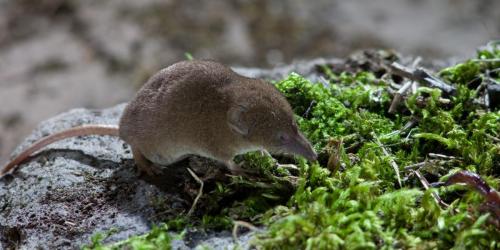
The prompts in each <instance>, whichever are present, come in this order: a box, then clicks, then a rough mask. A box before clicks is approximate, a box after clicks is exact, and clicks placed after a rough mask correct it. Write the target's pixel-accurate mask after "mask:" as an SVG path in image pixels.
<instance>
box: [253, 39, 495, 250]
mask: <svg viewBox="0 0 500 250" xmlns="http://www.w3.org/2000/svg"><path fill="white" fill-rule="evenodd" d="M478 54H479V58H480V59H481V58H483V57H485V55H487V56H486V57H487V58H490V59H491V58H496V59H498V58H500V53H499V50H498V49H496V47H495V49H493V50H491V48H490V50H487V51H480V52H479V53H478ZM495 67H496V68H495ZM499 67H500V65H496V66H495V65H492V63H491V62H483V61H481V60H469V61H467V62H465V63H462V64H459V65H456V66H454V67H450V68H447V69H444V70H442V71H441V73H440V75H441V76H442V77H443V78H444V79H445V81H448V82H449V83H450V84H453V85H455V86H457V94H456V95H455V96H454V97H452V98H451V100H449V101H447V102H445V101H446V100H445V101H443V96H442V95H441V91H440V90H438V89H430V88H425V87H421V88H419V89H418V91H417V92H416V93H414V94H413V95H411V96H410V97H409V98H408V99H406V102H405V108H406V110H407V112H402V113H400V114H396V115H391V114H388V113H387V112H386V110H387V109H388V106H389V104H390V99H391V98H390V95H389V93H388V88H389V87H388V84H385V83H384V82H383V80H382V79H377V78H376V77H374V75H373V74H372V73H371V72H361V73H357V74H349V73H341V74H340V75H336V74H334V73H332V72H331V71H330V72H329V74H328V75H327V76H328V78H329V79H328V80H329V82H330V84H329V85H326V86H325V85H324V84H312V83H310V82H308V81H307V80H306V79H304V78H302V77H300V76H299V75H297V74H292V75H290V76H289V77H288V78H287V79H285V80H283V81H281V82H279V83H278V84H277V87H278V88H279V89H280V90H281V91H282V92H283V93H284V95H285V96H286V97H287V98H288V99H289V101H290V102H291V104H292V106H293V107H294V110H295V111H296V112H297V115H299V116H300V117H299V119H298V120H299V126H300V128H301V130H302V131H304V133H305V134H306V135H307V136H308V137H309V138H310V139H311V140H312V141H313V143H314V145H315V148H316V149H318V150H319V151H320V152H322V153H323V154H326V152H325V150H323V149H324V148H325V145H326V144H327V142H328V141H329V140H331V139H332V138H337V139H339V138H341V139H343V142H344V145H343V147H342V148H341V150H340V152H339V153H338V154H340V155H339V156H338V157H340V159H341V162H342V163H343V169H341V170H340V171H335V172H330V171H329V170H328V169H326V161H325V160H324V159H325V157H323V158H321V157H320V161H319V163H315V164H307V163H306V162H304V161H300V160H299V162H298V165H299V166H300V170H301V171H300V177H299V186H298V188H297V190H296V192H295V194H294V195H293V196H292V197H291V199H290V200H289V202H288V203H287V205H286V206H279V207H275V208H274V209H273V210H270V211H268V212H267V213H266V214H265V217H264V219H263V220H262V221H263V223H265V224H266V225H267V226H268V230H267V231H266V232H265V233H262V234H259V235H258V236H257V239H256V240H255V244H257V245H259V247H261V248H263V249H276V248H280V249H338V248H342V249H343V248H348V249H379V248H385V249H392V248H421V249H431V248H432V249H435V248H439V249H449V248H459V249H468V248H490V249H494V248H498V247H500V241H499V240H498V235H499V231H498V229H497V228H496V227H495V225H494V224H492V223H489V222H488V220H491V219H493V218H492V216H494V215H492V214H489V213H485V212H480V209H478V208H479V206H480V204H481V202H482V201H483V198H482V197H481V196H480V195H478V194H477V193H476V192H474V191H466V189H464V188H463V187H456V186H451V187H440V188H437V189H433V188H431V189H428V190H425V189H424V188H423V187H422V184H421V182H420V180H419V178H417V177H416V175H415V174H414V173H415V172H413V171H412V170H409V169H405V168H404V167H405V166H408V165H412V164H417V163H425V162H426V161H428V162H432V163H431V164H423V165H422V166H424V165H427V166H425V167H421V168H419V169H418V171H419V172H421V173H422V175H423V176H424V178H426V179H427V180H429V181H435V182H437V181H439V180H443V179H446V176H448V175H450V174H451V173H454V172H456V171H457V170H458V169H467V170H470V171H474V172H476V173H479V174H480V175H482V176H483V178H484V179H486V180H487V181H488V182H489V184H490V185H491V186H492V187H496V188H498V186H499V181H498V177H499V175H500V174H499V173H500V169H499V166H500V144H499V143H498V141H497V139H495V138H498V137H499V133H500V128H499V124H500V112H499V111H496V112H493V111H489V110H488V109H486V108H485V107H484V106H481V105H478V104H477V103H476V102H475V101H476V100H475V99H476V98H478V94H479V93H478V92H477V91H476V89H473V88H470V86H468V84H470V82H471V81H473V80H474V79H481V77H484V74H485V72H486V71H487V70H495V69H498V68H499ZM306 110H308V112H307V114H305V113H306V112H305V111H306ZM409 121H416V125H415V126H414V127H413V128H411V129H406V128H404V126H405V125H406V124H407V123H408V122H409ZM375 137H377V138H375ZM377 139H379V140H380V141H381V142H382V143H383V144H384V145H383V147H385V149H386V150H387V151H388V152H389V155H386V154H385V153H384V152H383V150H382V148H381V146H380V145H379V144H377V143H375V142H376V140H377ZM429 153H434V154H442V155H446V156H448V158H446V160H443V159H439V160H434V159H429ZM391 161H392V162H393V163H396V165H397V166H398V168H399V169H398V171H399V172H400V173H401V175H402V177H403V178H402V180H403V183H402V184H403V187H402V188H400V187H399V186H398V185H397V179H396V174H395V170H394V169H393V167H392V163H391ZM434 194H437V195H439V196H440V197H441V198H442V199H443V200H444V202H447V203H450V205H449V206H448V207H442V206H440V205H439V204H438V203H437V201H436V200H435V198H434V196H433V195H434ZM278 246H279V247H278Z"/></svg>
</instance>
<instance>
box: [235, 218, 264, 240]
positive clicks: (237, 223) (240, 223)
mask: <svg viewBox="0 0 500 250" xmlns="http://www.w3.org/2000/svg"><path fill="white" fill-rule="evenodd" d="M233 223H234V226H233V240H234V242H235V243H237V242H238V228H239V227H246V228H248V229H250V230H252V231H260V229H259V228H257V227H256V226H254V225H252V224H251V223H249V222H246V221H242V220H235V221H233Z"/></svg>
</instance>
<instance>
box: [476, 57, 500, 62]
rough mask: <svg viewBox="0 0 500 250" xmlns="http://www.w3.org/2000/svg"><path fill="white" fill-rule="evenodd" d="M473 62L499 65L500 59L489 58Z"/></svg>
mask: <svg viewBox="0 0 500 250" xmlns="http://www.w3.org/2000/svg"><path fill="white" fill-rule="evenodd" d="M471 61H473V62H492V63H497V62H500V58H489V59H472V60H471Z"/></svg>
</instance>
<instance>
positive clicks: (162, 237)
mask: <svg viewBox="0 0 500 250" xmlns="http://www.w3.org/2000/svg"><path fill="white" fill-rule="evenodd" d="M115 232H116V230H110V231H109V232H106V233H97V234H95V235H94V236H92V239H91V241H92V242H91V244H90V245H88V246H84V247H83V249H96V250H115V249H134V250H136V249H137V250H138V249H140V250H147V249H172V248H171V242H172V240H173V236H172V235H171V234H170V233H169V232H168V227H167V226H166V225H162V226H154V227H153V229H152V230H151V231H150V232H149V233H147V234H144V235H140V236H132V237H130V238H128V239H126V240H124V241H119V242H116V243H114V244H111V245H105V244H103V243H102V242H103V240H105V239H106V238H107V237H109V236H110V235H112V234H113V233H115Z"/></svg>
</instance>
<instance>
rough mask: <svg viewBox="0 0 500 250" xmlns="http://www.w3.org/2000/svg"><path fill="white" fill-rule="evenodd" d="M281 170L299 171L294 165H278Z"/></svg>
mask: <svg viewBox="0 0 500 250" xmlns="http://www.w3.org/2000/svg"><path fill="white" fill-rule="evenodd" d="M276 165H277V166H278V167H279V168H284V169H289V170H299V168H298V167H297V166H296V165H294V164H279V163H277V164H276Z"/></svg>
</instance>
